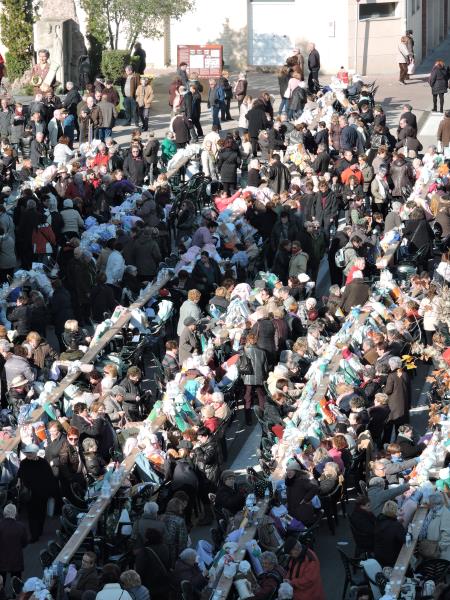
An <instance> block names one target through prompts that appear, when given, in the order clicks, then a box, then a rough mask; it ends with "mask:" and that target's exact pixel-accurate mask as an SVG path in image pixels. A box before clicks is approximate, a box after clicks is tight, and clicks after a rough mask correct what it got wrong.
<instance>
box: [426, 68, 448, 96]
mask: <svg viewBox="0 0 450 600" xmlns="http://www.w3.org/2000/svg"><path fill="white" fill-rule="evenodd" d="M448 79H449V71H448V67H436V66H435V67H433V69H432V71H431V73H430V79H429V83H430V86H431V92H432V93H433V94H446V93H447V89H448Z"/></svg>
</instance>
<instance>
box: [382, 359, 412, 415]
mask: <svg viewBox="0 0 450 600" xmlns="http://www.w3.org/2000/svg"><path fill="white" fill-rule="evenodd" d="M383 391H384V393H385V394H387V395H388V406H389V408H390V409H391V412H390V414H389V421H396V422H397V423H398V422H399V420H401V421H402V422H404V423H406V422H407V421H408V411H409V406H410V403H411V402H410V398H409V378H408V375H407V374H406V373H405V372H404V371H402V374H401V376H400V377H399V376H398V375H397V372H396V371H393V372H392V373H389V375H388V377H387V381H386V386H385V388H384V390H383Z"/></svg>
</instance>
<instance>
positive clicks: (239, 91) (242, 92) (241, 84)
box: [233, 72, 248, 110]
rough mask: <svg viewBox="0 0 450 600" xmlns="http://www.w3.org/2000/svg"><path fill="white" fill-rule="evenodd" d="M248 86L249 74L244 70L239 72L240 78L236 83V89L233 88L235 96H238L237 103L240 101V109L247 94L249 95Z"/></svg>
mask: <svg viewBox="0 0 450 600" xmlns="http://www.w3.org/2000/svg"><path fill="white" fill-rule="evenodd" d="M247 86H248V81H247V74H246V73H244V72H242V73H239V77H238V80H237V81H236V83H235V84H234V90H233V93H234V97H235V98H236V100H237V103H238V110H240V108H241V104H242V102H243V100H244V98H245V96H246V95H247Z"/></svg>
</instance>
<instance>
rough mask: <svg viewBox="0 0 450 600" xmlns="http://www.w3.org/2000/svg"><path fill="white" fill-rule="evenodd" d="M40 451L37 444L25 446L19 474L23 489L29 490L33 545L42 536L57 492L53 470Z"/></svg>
mask: <svg viewBox="0 0 450 600" xmlns="http://www.w3.org/2000/svg"><path fill="white" fill-rule="evenodd" d="M38 451H39V447H38V446H37V445H36V444H28V446H25V448H24V449H23V453H24V454H25V458H24V459H23V460H22V461H21V463H20V466H19V471H18V473H17V479H18V481H19V482H20V485H21V486H22V489H23V488H25V489H27V499H26V506H27V513H28V525H29V528H30V534H31V539H30V542H31V543H32V544H33V543H34V542H37V541H38V539H39V538H40V537H41V535H42V531H43V529H44V522H45V516H46V513H47V501H48V499H49V498H50V497H52V496H54V495H55V492H56V481H55V478H54V476H53V472H52V469H51V467H50V465H49V464H48V462H47V461H46V460H45V458H40V457H39V456H38Z"/></svg>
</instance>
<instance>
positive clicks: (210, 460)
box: [193, 442, 220, 485]
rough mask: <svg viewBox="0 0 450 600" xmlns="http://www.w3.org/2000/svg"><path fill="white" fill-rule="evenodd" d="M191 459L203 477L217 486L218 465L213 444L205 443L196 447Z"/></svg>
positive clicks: (217, 454)
mask: <svg viewBox="0 0 450 600" xmlns="http://www.w3.org/2000/svg"><path fill="white" fill-rule="evenodd" d="M193 459H194V463H195V465H196V467H197V468H198V469H199V471H201V472H202V473H203V474H204V475H205V477H206V479H208V481H210V482H211V483H212V484H213V485H217V482H218V479H219V474H220V465H219V453H218V452H217V448H216V445H215V444H214V443H213V442H206V444H203V445H202V446H197V448H195V449H194V451H193Z"/></svg>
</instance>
